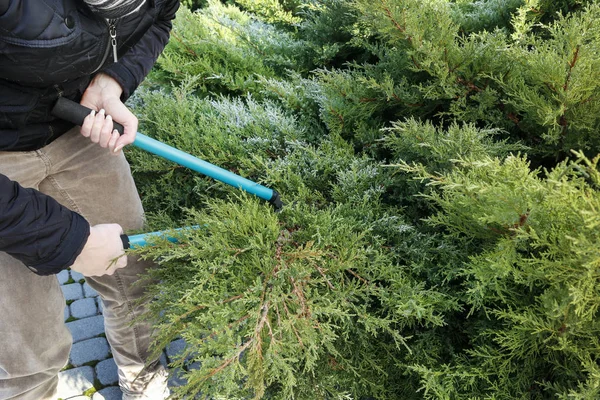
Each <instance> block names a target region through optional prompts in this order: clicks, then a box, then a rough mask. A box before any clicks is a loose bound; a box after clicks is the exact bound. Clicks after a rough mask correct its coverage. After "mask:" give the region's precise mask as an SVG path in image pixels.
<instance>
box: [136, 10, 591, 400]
mask: <svg viewBox="0 0 600 400" xmlns="http://www.w3.org/2000/svg"><path fill="white" fill-rule="evenodd" d="M599 19H600V4H599V3H598V2H596V1H593V0H589V1H588V0H564V1H549V0H519V1H517V0H515V1H496V0H455V1H450V0H419V1H417V0H403V1H397V0H377V1H367V0H351V1H347V0H304V1H299V0H291V1H288V0H281V1H274V0H265V1H247V0H239V1H236V2H227V4H223V3H220V2H217V1H209V2H208V3H207V4H206V5H203V6H202V7H201V8H200V9H199V10H197V11H194V12H191V11H189V10H188V9H186V8H182V9H181V10H180V12H179V14H178V18H177V20H176V21H175V27H174V31H173V35H172V38H171V41H170V43H169V45H168V47H167V49H166V51H165V53H164V54H163V56H162V57H161V59H160V61H159V63H158V65H157V67H156V68H155V69H154V70H153V72H152V73H151V75H150V77H149V78H148V80H147V82H146V83H145V85H144V87H142V88H141V89H140V90H139V91H138V92H137V93H136V95H135V96H134V97H133V98H132V99H131V102H130V105H131V106H132V107H133V108H134V110H135V113H136V114H137V115H138V117H139V119H140V130H141V131H142V132H145V133H147V134H149V135H151V136H153V137H155V138H157V139H159V140H161V141H164V142H166V143H168V144H171V145H173V146H174V147H177V148H180V149H182V150H184V151H186V152H190V153H192V154H194V155H196V156H199V157H201V158H202V159H205V160H207V161H209V162H211V163H214V164H216V165H219V166H222V167H224V168H226V169H229V170H231V171H233V172H235V173H238V174H240V175H242V176H244V177H247V178H249V179H251V180H253V181H256V182H258V183H261V184H263V185H266V186H268V187H271V188H273V189H276V190H277V191H278V192H280V193H281V194H282V198H283V201H284V202H285V207H284V209H283V211H282V212H281V213H273V212H272V210H270V209H269V206H268V205H265V204H262V203H261V202H260V201H259V200H256V199H252V198H250V197H249V196H248V195H242V194H240V193H239V191H238V190H237V189H235V188H231V187H228V186H226V185H224V184H222V183H218V182H215V181H213V180H210V179H208V178H205V177H202V176H199V175H198V174H195V173H191V172H190V171H188V170H186V169H185V168H182V167H179V166H176V165H174V164H172V163H170V162H167V161H164V160H160V159H158V158H156V157H154V156H151V155H148V154H145V153H143V152H141V151H139V150H135V149H133V150H129V151H128V153H127V155H128V157H129V159H130V161H131V162H132V170H133V173H134V176H135V179H136V182H137V184H138V187H139V189H140V192H141V195H142V200H143V202H144V206H145V208H146V210H147V211H148V222H149V224H150V225H151V228H152V230H158V229H165V228H174V227H181V226H186V225H194V226H199V227H201V228H199V229H196V230H193V231H184V232H183V233H179V234H178V235H179V239H180V242H179V243H178V244H173V243H171V242H168V241H166V240H164V239H155V240H154V246H153V247H148V248H144V249H140V250H137V252H138V253H139V254H141V255H143V256H144V257H148V258H152V259H154V260H156V261H157V263H158V264H159V267H158V268H157V269H155V270H154V271H153V272H152V273H151V274H152V277H153V278H154V279H155V280H154V282H157V283H156V284H155V285H154V286H153V287H152V288H151V290H150V292H149V293H148V296H149V299H151V301H150V302H149V304H150V313H149V315H148V318H152V319H153V321H154V323H155V324H156V327H157V336H156V342H155V347H154V348H155V351H156V353H157V354H158V353H159V352H160V351H161V349H162V348H163V347H164V346H165V345H166V344H168V343H169V342H170V341H171V340H173V339H175V338H178V337H181V338H183V339H184V340H185V342H186V344H187V349H186V352H185V353H184V354H183V355H182V356H180V357H178V358H175V359H174V360H172V364H173V366H174V367H177V368H182V369H183V371H184V373H185V377H186V379H187V384H185V385H183V386H182V387H180V388H178V389H177V390H176V393H175V394H174V398H194V397H198V398H228V399H233V398H240V399H241V398H245V399H246V398H266V399H270V398H272V399H307V400H308V399H372V398H376V399H403V400H405V399H406V400H411V399H415V400H416V399H464V400H467V399H469V400H472V399H482V400H483V399H489V400H492V399H495V400H499V399H503V400H504V399H507V400H508V399H549V398H558V399H565V400H567V399H581V400H584V399H585V400H593V399H597V398H599V397H600V366H599V363H598V362H599V361H598V360H600V350H599V349H600V343H599V340H600V339H598V338H599V337H600V332H599V329H600V326H599V322H598V321H600V318H599V315H598V314H599V313H598V307H599V305H600V289H599V288H600V286H599V285H598V282H600V276H599V271H600V258H599V257H598V251H597V249H598V247H599V245H600V243H599V241H600V237H599V234H598V228H599V225H598V221H599V220H600V218H599V217H598V210H599V209H600V195H599V193H600V192H599V190H598V189H599V187H600V186H599V185H600V178H599V176H600V175H599V172H598V158H597V154H599V153H600V142H599V139H598V134H597V131H598V116H599V115H600V109H599V107H600V102H599V101H598V97H599V96H598V93H599V87H598V83H597V82H596V81H597V79H596V78H597V76H599V74H600V71H599V70H598V65H599V63H598V54H600V49H599V48H598V46H600V38H599V37H598V29H599V28H598V26H599V24H598V20H599ZM173 234H175V233H173Z"/></svg>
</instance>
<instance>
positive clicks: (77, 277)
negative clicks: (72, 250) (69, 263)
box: [71, 270, 85, 282]
mask: <svg viewBox="0 0 600 400" xmlns="http://www.w3.org/2000/svg"><path fill="white" fill-rule="evenodd" d="M71 278H73V280H74V281H75V282H79V281H80V280H82V279H85V276H83V275H82V274H80V273H79V272H77V271H73V270H71Z"/></svg>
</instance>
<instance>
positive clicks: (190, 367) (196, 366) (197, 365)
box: [187, 361, 202, 371]
mask: <svg viewBox="0 0 600 400" xmlns="http://www.w3.org/2000/svg"><path fill="white" fill-rule="evenodd" d="M201 366H202V364H201V363H200V362H198V361H196V362H194V363H192V364H189V365H188V366H187V370H188V371H195V370H197V369H200V367H201Z"/></svg>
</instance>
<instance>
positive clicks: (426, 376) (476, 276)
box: [401, 154, 600, 399]
mask: <svg viewBox="0 0 600 400" xmlns="http://www.w3.org/2000/svg"><path fill="white" fill-rule="evenodd" d="M580 157H581V154H580ZM455 163H456V167H455V168H454V169H453V170H452V171H451V172H448V173H445V174H441V175H432V174H431V173H428V172H426V169H425V167H424V166H423V165H413V166H411V165H408V164H405V165H404V166H403V167H402V168H401V169H402V170H404V171H407V172H410V173H415V174H416V176H417V178H419V179H427V180H429V181H430V184H431V185H435V186H436V187H438V188H440V189H441V190H440V191H436V192H433V193H432V194H430V195H428V198H429V199H431V201H433V202H434V203H435V204H436V205H437V206H439V212H438V213H436V214H434V215H432V216H431V217H430V218H429V220H428V221H429V223H430V224H432V225H435V226H438V227H442V228H443V229H445V230H447V231H448V234H449V235H451V236H455V237H457V238H460V239H461V240H467V241H469V242H472V241H479V242H480V245H479V247H480V248H481V249H482V250H480V251H478V252H477V254H472V255H471V256H470V258H469V260H468V261H467V262H466V263H465V266H464V269H463V271H462V272H461V275H463V277H464V287H465V292H464V294H465V302H466V304H468V305H469V306H470V308H471V311H470V313H471V314H473V315H479V314H483V315H486V319H487V320H488V321H490V322H494V323H493V324H490V323H489V322H488V323H487V324H486V325H482V326H480V327H479V328H478V329H477V330H476V331H475V332H474V333H473V348H472V349H469V351H468V352H467V354H469V358H470V361H469V363H468V365H464V361H462V360H459V364H458V367H459V368H456V370H458V371H460V370H461V368H465V367H466V368H467V369H466V370H467V371H470V373H469V375H468V376H469V377H470V379H471V381H472V382H477V384H476V385H474V386H473V387H470V386H468V385H462V384H460V382H461V380H460V379H458V378H460V377H461V375H462V374H463V373H460V374H456V373H453V374H450V375H445V373H444V372H447V370H445V369H443V368H439V369H437V372H435V371H436V368H431V367H429V368H422V367H420V368H415V371H417V372H419V373H420V374H421V375H422V377H423V382H427V384H426V385H431V387H432V388H435V390H436V391H441V392H440V393H447V394H450V393H454V392H456V393H458V394H460V395H461V396H463V397H461V398H471V397H470V396H474V395H476V394H477V393H478V392H479V391H480V390H482V389H483V390H485V391H488V392H489V393H492V392H494V391H495V392H496V393H505V395H504V397H499V398H516V397H520V396H521V394H522V393H525V392H528V391H529V392H532V394H533V395H535V396H536V397H540V396H543V397H544V398H545V397H547V396H550V395H551V394H552V393H562V395H563V396H567V394H569V396H570V397H571V396H577V397H578V398H586V399H592V398H596V397H597V396H598V395H599V394H600V392H599V386H598V371H599V368H598V364H596V363H595V362H590V361H591V360H595V359H596V357H597V352H598V349H599V347H598V346H599V344H600V343H599V339H598V337H599V336H598V334H599V333H600V332H599V329H600V325H599V322H598V321H599V319H598V307H599V305H600V290H599V287H598V285H597V282H598V279H599V278H600V276H599V270H598V265H599V264H598V262H599V259H598V256H597V250H596V249H597V248H598V245H599V242H600V237H599V235H598V231H597V226H598V215H597V210H598V209H599V208H598V207H599V206H600V194H599V192H598V191H597V189H596V188H597V185H598V183H599V182H600V181H599V178H600V174H599V173H598V167H597V163H598V158H596V159H595V160H594V161H593V162H592V161H588V160H587V159H585V158H580V159H579V160H578V161H577V162H563V163H561V164H559V165H558V166H557V167H556V168H554V169H553V170H551V171H546V174H544V175H545V176H544V177H542V176H541V171H539V170H538V171H532V170H531V169H530V167H529V165H528V163H527V162H526V161H525V160H524V159H523V158H522V157H520V156H509V157H507V158H505V159H504V160H501V159H498V158H489V157H485V158H469V157H466V158H463V159H459V160H456V161H455ZM434 377H435V378H434ZM463 377H464V376H463ZM450 382H453V383H450ZM449 387H452V390H451V391H448V388H449ZM474 388H475V389H476V391H472V389H474ZM443 390H445V391H443ZM576 393H577V394H576ZM507 394H510V395H507ZM432 398H433V397H432ZM540 398H542V397H540Z"/></svg>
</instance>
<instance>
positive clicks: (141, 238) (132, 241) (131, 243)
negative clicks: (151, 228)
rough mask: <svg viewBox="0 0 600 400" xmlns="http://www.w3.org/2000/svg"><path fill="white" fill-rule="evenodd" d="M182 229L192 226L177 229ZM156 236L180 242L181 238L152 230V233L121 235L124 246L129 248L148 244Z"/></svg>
mask: <svg viewBox="0 0 600 400" xmlns="http://www.w3.org/2000/svg"><path fill="white" fill-rule="evenodd" d="M182 229H190V228H179V229H176V231H181V230H182ZM156 237H164V238H166V239H167V240H168V241H170V242H173V243H178V242H179V240H178V239H177V238H175V237H172V236H168V235H167V234H166V233H165V232H163V231H159V232H150V233H142V234H140V235H131V236H128V235H121V241H122V242H123V248H124V249H125V250H127V249H137V248H140V247H146V246H148V240H151V239H152V238H156Z"/></svg>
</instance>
